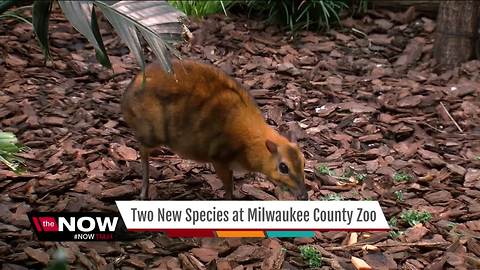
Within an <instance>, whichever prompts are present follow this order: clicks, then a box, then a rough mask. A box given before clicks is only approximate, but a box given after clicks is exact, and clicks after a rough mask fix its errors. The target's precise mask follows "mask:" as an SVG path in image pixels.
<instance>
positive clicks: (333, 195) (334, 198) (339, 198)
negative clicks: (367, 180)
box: [320, 193, 343, 201]
mask: <svg viewBox="0 0 480 270" xmlns="http://www.w3.org/2000/svg"><path fill="white" fill-rule="evenodd" d="M320 200H321V201H343V196H342V195H340V194H338V193H330V194H328V195H325V196H323V197H321V198H320Z"/></svg>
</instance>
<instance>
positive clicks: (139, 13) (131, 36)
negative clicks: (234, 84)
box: [0, 0, 190, 71]
mask: <svg viewBox="0 0 480 270" xmlns="http://www.w3.org/2000/svg"><path fill="white" fill-rule="evenodd" d="M53 3H54V1H53V0H34V2H33V6H32V24H33V30H34V32H35V35H36V37H37V39H38V42H39V44H40V47H41V48H42V50H43V52H44V54H45V56H46V57H47V58H49V46H48V24H49V18H50V13H51V10H52V5H53ZM56 3H58V5H59V6H60V8H61V10H62V12H63V14H64V15H65V17H66V18H67V19H68V20H69V21H70V23H71V24H72V25H73V27H74V28H75V29H76V30H77V31H78V32H80V33H81V34H82V35H83V36H85V38H87V40H88V41H89V42H90V43H91V44H92V45H93V47H94V49H95V53H96V56H97V60H98V61H99V62H100V63H101V64H102V65H103V66H106V67H111V63H110V60H109V58H108V55H107V52H106V49H105V46H104V44H103V40H102V37H101V35H100V30H99V27H98V23H97V17H96V9H99V10H101V11H102V13H103V15H104V16H105V18H106V19H107V20H108V21H109V22H110V23H111V25H112V26H113V28H114V29H115V30H116V32H117V34H118V35H119V37H120V39H121V40H122V41H123V42H124V43H125V44H126V45H127V46H128V48H129V49H130V52H131V53H132V54H133V55H134V56H135V58H136V60H137V62H138V63H139V65H140V67H141V69H142V70H144V67H145V59H144V54H143V47H142V46H141V44H140V39H139V36H142V37H143V38H144V39H145V41H146V42H147V43H148V45H150V48H151V49H152V51H153V53H154V54H155V55H156V57H157V58H158V60H159V61H158V62H159V63H160V64H161V65H162V67H163V68H165V69H166V70H167V71H171V65H170V60H169V59H170V55H169V54H168V53H169V52H171V53H174V54H178V52H177V51H176V50H175V49H174V47H173V46H172V44H173V43H174V42H176V41H179V40H181V39H182V38H183V37H184V36H185V35H189V34H190V32H189V31H188V29H187V28H186V26H185V25H184V24H183V23H182V17H184V16H185V14H183V13H182V12H180V11H178V10H177V9H175V8H173V7H172V6H170V5H169V4H168V3H167V2H166V1H165V0H164V1H100V0H91V1H56ZM17 4H18V1H16V0H6V1H5V2H1V3H0V14H3V15H5V14H4V12H5V11H6V10H7V9H9V8H11V7H13V6H15V5H17ZM167 14H168V15H167Z"/></svg>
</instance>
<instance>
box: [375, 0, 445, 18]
mask: <svg viewBox="0 0 480 270" xmlns="http://www.w3.org/2000/svg"><path fill="white" fill-rule="evenodd" d="M368 3H369V6H370V7H371V8H373V9H376V8H383V9H388V10H392V11H401V10H406V9H408V8H409V7H411V6H414V7H415V10H416V11H417V12H419V13H422V14H423V15H427V16H428V17H432V18H435V17H436V16H437V12H438V7H439V5H440V1H431V0H430V1H427V0H369V2H368Z"/></svg>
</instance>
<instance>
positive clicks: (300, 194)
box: [296, 186, 308, 201]
mask: <svg viewBox="0 0 480 270" xmlns="http://www.w3.org/2000/svg"><path fill="white" fill-rule="evenodd" d="M296 195H297V199H298V200H301V201H308V192H307V189H306V188H305V186H302V187H301V188H299V189H298V190H297V192H296Z"/></svg>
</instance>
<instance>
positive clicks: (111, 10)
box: [95, 1, 189, 71]
mask: <svg viewBox="0 0 480 270" xmlns="http://www.w3.org/2000/svg"><path fill="white" fill-rule="evenodd" d="M112 3H113V2H112V1H96V2H95V4H96V5H97V6H98V7H99V8H100V9H101V10H102V12H103V13H104V14H105V17H107V19H108V21H109V22H110V23H111V24H112V25H113V26H114V28H115V30H116V31H117V32H118V33H119V35H120V37H121V38H122V40H123V41H124V42H125V43H126V44H127V46H128V47H129V49H130V50H131V52H132V53H133V55H134V56H135V58H136V59H137V61H138V62H139V63H140V65H141V66H142V68H143V62H144V59H143V56H141V55H142V53H141V52H142V48H141V46H140V42H139V41H138V39H139V38H138V36H137V34H138V32H137V30H140V31H139V32H140V33H141V34H142V36H143V37H144V38H145V40H146V41H147V43H148V44H149V45H150V47H151V48H152V51H153V52H154V54H155V55H156V56H157V58H158V59H159V62H160V64H161V65H162V66H163V68H165V69H166V70H167V71H171V66H170V61H169V59H170V55H169V51H171V52H174V53H175V50H174V49H173V48H172V47H171V46H168V43H172V42H175V41H179V40H180V39H181V38H182V37H183V36H184V34H186V33H189V32H188V29H186V27H185V26H184V24H183V23H182V22H181V19H182V18H183V17H184V16H185V15H184V14H183V13H182V12H180V11H178V10H177V9H175V8H173V7H172V6H170V5H169V4H168V3H167V2H166V1H116V2H115V3H113V4H112ZM109 4H110V5H109ZM122 28H123V29H122Z"/></svg>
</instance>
